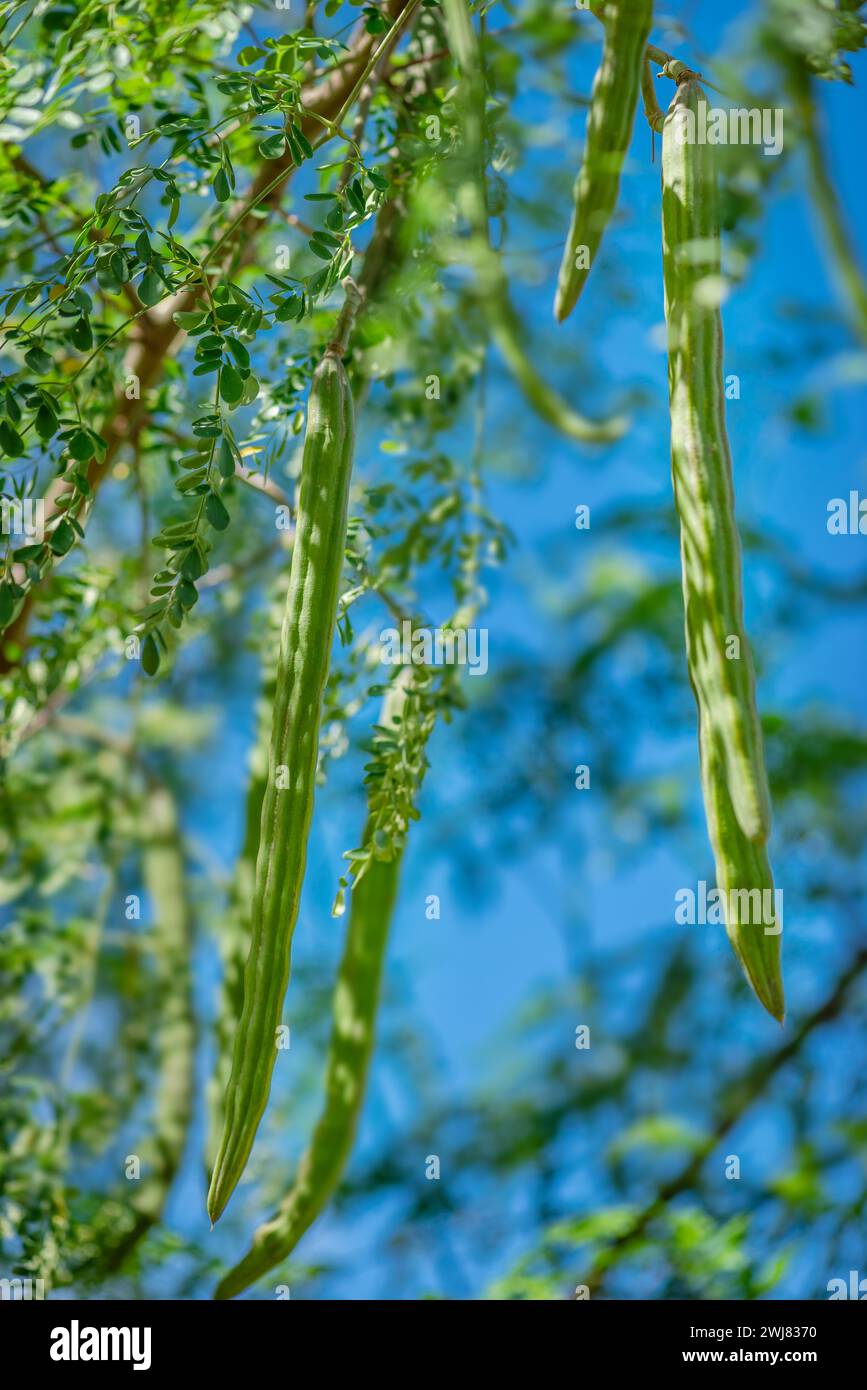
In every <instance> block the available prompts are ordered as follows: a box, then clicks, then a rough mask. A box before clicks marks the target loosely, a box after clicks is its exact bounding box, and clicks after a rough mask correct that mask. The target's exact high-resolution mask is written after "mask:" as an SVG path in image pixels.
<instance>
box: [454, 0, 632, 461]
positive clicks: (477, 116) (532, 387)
mask: <svg viewBox="0 0 867 1390" xmlns="http://www.w3.org/2000/svg"><path fill="white" fill-rule="evenodd" d="M443 10H444V13H445V17H446V25H447V28H448V36H449V44H450V46H451V49H452V52H453V54H454V57H455V60H456V62H457V64H458V67H459V69H460V73H461V88H460V92H459V97H460V110H461V124H462V144H461V147H460V149H461V153H462V154H463V160H464V171H465V175H466V176H465V178H464V181H463V183H462V185H461V188H460V189H459V196H458V199H457V201H458V203H459V205H460V207H461V208H462V210H463V212H464V214H465V216H466V219H467V221H468V223H469V226H470V232H471V236H470V237H469V238H468V239H467V240H466V241H465V242H463V243H462V244H461V253H462V255H463V257H464V258H465V259H466V260H467V261H468V262H469V264H470V265H471V266H472V268H473V270H474V271H475V276H476V288H477V292H478V295H479V300H480V303H481V305H482V307H483V309H484V311H485V314H486V316H487V319H488V323H489V325H490V330H491V336H492V337H493V339H494V342H495V343H496V345H497V347H498V348H499V350H500V352H501V354H502V356H503V360H504V361H505V363H506V366H507V367H508V368H509V371H510V372H511V373H512V376H513V377H514V379H515V381H516V382H517V384H518V386H519V387H520V389H521V391H522V392H523V394H524V397H525V399H526V400H527V401H528V403H529V404H530V406H531V407H532V409H533V410H535V411H536V413H537V414H538V415H539V416H540V417H541V418H542V419H543V420H546V421H547V422H548V423H549V424H550V425H553V426H554V428H555V429H557V430H559V431H560V433H561V434H565V435H567V436H568V437H569V438H571V439H577V440H580V441H581V442H582V443H590V444H601V443H609V442H611V441H612V440H615V439H619V438H620V437H621V436H622V435H623V434H625V432H626V430H627V429H628V427H629V422H628V420H626V419H625V418H624V417H623V416H613V417H611V418H610V419H608V420H590V419H588V418H587V417H586V416H584V415H581V414H579V412H578V411H576V410H574V409H573V408H572V406H571V405H569V404H568V402H567V401H565V400H563V398H562V396H560V395H559V394H558V392H557V391H555V390H554V388H553V387H552V386H550V385H549V384H548V382H546V381H545V379H544V378H543V376H542V375H541V373H540V372H539V370H538V368H537V367H536V366H535V364H534V363H533V362H532V361H531V360H530V358H529V357H528V355H527V352H526V350H525V349H524V347H523V344H522V342H521V338H522V331H523V330H522V327H521V323H520V320H519V318H518V315H517V313H516V312H515V308H514V305H513V304H512V300H511V296H510V294H509V282H508V280H507V278H506V273H505V271H504V269H503V265H502V261H501V258H500V257H499V256H498V255H497V254H496V252H495V251H494V250H493V249H492V248H491V244H490V237H489V231H488V209H487V197H486V192H485V154H484V142H485V80H484V76H483V74H482V70H481V65H480V62H479V52H478V45H477V43H476V35H475V31H474V30H473V26H472V22H471V20H470V13H469V10H468V8H467V3H466V0H443ZM453 158H455V159H459V158H460V156H459V155H457V154H456V155H455V156H453Z"/></svg>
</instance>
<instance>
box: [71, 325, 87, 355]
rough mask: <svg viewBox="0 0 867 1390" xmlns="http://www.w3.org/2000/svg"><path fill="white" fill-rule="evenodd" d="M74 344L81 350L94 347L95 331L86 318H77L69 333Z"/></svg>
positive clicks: (85, 350)
mask: <svg viewBox="0 0 867 1390" xmlns="http://www.w3.org/2000/svg"><path fill="white" fill-rule="evenodd" d="M69 340H70V342H71V343H72V346H73V347H75V348H78V351H79V352H89V351H90V349H91V348H92V347H93V332H92V330H91V327H90V324H89V323H88V321H87V319H86V318H80V319H76V321H75V323H74V324H73V325H72V328H71V330H70V333H69Z"/></svg>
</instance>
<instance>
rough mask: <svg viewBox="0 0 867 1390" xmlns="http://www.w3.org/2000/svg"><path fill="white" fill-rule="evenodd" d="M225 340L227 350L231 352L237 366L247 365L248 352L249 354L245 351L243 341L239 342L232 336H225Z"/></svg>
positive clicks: (248, 359)
mask: <svg viewBox="0 0 867 1390" xmlns="http://www.w3.org/2000/svg"><path fill="white" fill-rule="evenodd" d="M226 342H227V344H228V347H229V351H230V353H231V354H232V356H233V357H234V359H235V361H236V362H237V364H238V366H239V367H249V365H250V354H249V352H248V351H247V349H246V348H245V347H244V344H243V343H239V342H238V339H237V338H232V337H227V338H226Z"/></svg>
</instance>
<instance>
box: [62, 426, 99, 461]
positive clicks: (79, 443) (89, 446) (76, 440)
mask: <svg viewBox="0 0 867 1390" xmlns="http://www.w3.org/2000/svg"><path fill="white" fill-rule="evenodd" d="M66 447H67V448H68V449H69V452H70V453H71V455H72V457H73V458H74V459H77V460H78V462H79V463H87V461H88V459H92V458H93V456H94V454H95V453H96V446H95V445H94V442H93V440H92V439H91V437H90V435H89V434H88V433H87V432H86V431H85V430H79V431H78V432H77V433H76V434H74V435H73V436H72V438H71V439H70V441H69V443H68V444H67V446H66Z"/></svg>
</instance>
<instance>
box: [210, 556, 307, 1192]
mask: <svg viewBox="0 0 867 1390" xmlns="http://www.w3.org/2000/svg"><path fill="white" fill-rule="evenodd" d="M287 581H288V576H287V575H286V573H285V571H284V572H283V573H281V574H280V575H278V577H277V580H276V582H275V585H274V591H273V595H272V596H271V598H270V599H269V602H268V617H267V635H266V638H265V641H264V644H263V647H264V661H263V665H264V669H263V674H262V691H261V701H260V708H259V711H258V714H257V733H256V740H255V743H254V746H253V749H252V753H251V756H250V768H249V780H248V782H247V795H246V801H245V807H244V839H243V842H242V845H241V851H240V854H239V855H238V862H237V864H236V866H235V873H234V877H233V880H232V887H231V892H230V894H229V901H228V903H227V905H226V912H225V915H224V917H223V920H222V922H221V925H220V955H221V959H222V966H223V973H222V978H221V982H220V1002H219V1009H218V1013H217V1021H216V1029H215V1039H214V1043H215V1049H216V1061H215V1063H214V1071H213V1074H212V1076H211V1079H210V1081H209V1083H208V1098H207V1104H208V1139H207V1143H206V1161H207V1164H208V1171H209V1172H211V1171H212V1170H213V1167H214V1160H215V1159H216V1156H217V1151H218V1149H219V1144H220V1136H221V1134H222V1130H223V1105H224V1101H225V1097H226V1090H227V1087H228V1084H229V1077H230V1076H231V1074H232V1053H233V1051H234V1046H235V1033H236V1031H237V1027H238V1020H239V1018H240V1017H241V1013H242V1010H243V1007H244V966H245V964H246V960H247V955H248V952H249V949H250V910H251V904H252V901H253V888H254V884H255V881H256V860H257V858H258V855H259V830H260V827H261V824H262V803H263V802H264V800H265V790H266V788H267V786H268V755H269V751H270V747H271V724H272V711H273V705H274V696H275V693H276V682H277V659H276V653H277V652H278V651H279V645H280V628H281V623H282V617H283V613H284V611H285V608H286V592H287Z"/></svg>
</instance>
